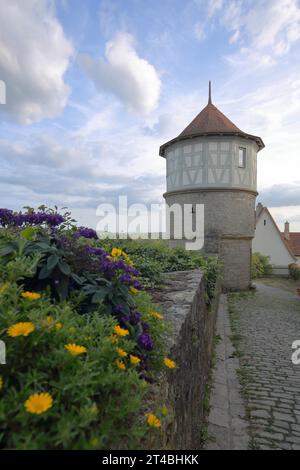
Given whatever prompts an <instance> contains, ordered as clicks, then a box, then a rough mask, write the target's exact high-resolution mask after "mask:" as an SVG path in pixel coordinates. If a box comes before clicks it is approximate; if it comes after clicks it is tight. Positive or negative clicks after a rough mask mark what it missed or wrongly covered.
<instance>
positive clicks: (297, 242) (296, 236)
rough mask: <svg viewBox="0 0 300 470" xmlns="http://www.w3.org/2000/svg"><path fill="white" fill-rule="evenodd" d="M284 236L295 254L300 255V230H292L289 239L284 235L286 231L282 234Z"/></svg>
mask: <svg viewBox="0 0 300 470" xmlns="http://www.w3.org/2000/svg"><path fill="white" fill-rule="evenodd" d="M281 236H282V238H284V240H285V241H286V243H287V244H288V246H289V248H290V250H291V252H292V253H293V255H294V256H300V232H290V233H289V236H290V238H289V240H287V239H286V238H285V236H284V233H282V234H281Z"/></svg>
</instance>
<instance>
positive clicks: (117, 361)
mask: <svg viewBox="0 0 300 470" xmlns="http://www.w3.org/2000/svg"><path fill="white" fill-rule="evenodd" d="M116 365H117V367H118V369H122V370H125V369H126V366H125V364H124V362H123V361H120V359H116Z"/></svg>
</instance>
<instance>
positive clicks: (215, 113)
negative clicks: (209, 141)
mask: <svg viewBox="0 0 300 470" xmlns="http://www.w3.org/2000/svg"><path fill="white" fill-rule="evenodd" d="M215 132H217V133H225V134H226V133H227V132H230V133H232V132H241V133H242V131H241V130H240V129H239V128H238V127H236V125H235V124H233V122H231V121H230V119H228V118H227V117H226V116H225V115H224V114H223V113H221V111H219V110H218V108H216V106H215V105H213V104H212V103H208V105H207V106H205V108H204V109H202V111H201V112H200V113H199V114H198V115H197V116H196V117H195V119H193V121H192V122H191V123H190V124H189V125H188V126H187V127H186V128H185V129H184V131H183V132H181V134H179V137H184V136H188V137H190V136H192V135H194V134H196V135H199V134H205V133H215Z"/></svg>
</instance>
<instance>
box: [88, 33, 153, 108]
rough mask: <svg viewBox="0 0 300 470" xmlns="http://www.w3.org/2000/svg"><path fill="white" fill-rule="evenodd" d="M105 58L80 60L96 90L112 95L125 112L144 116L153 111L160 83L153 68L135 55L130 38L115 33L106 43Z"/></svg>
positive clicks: (129, 36) (132, 41) (128, 35)
mask: <svg viewBox="0 0 300 470" xmlns="http://www.w3.org/2000/svg"><path fill="white" fill-rule="evenodd" d="M105 59H106V60H104V59H100V60H95V59H93V58H92V57H89V56H82V57H81V65H82V67H83V68H84V70H85V71H86V73H87V74H88V76H89V77H90V79H91V80H92V81H93V82H94V85H95V87H96V88H97V90H98V91H100V92H108V93H113V94H114V95H115V96H117V97H118V98H119V99H120V100H121V101H122V102H123V103H124V104H125V105H126V106H127V107H128V108H129V109H133V110H136V111H138V112H141V113H145V114H147V113H150V112H151V111H153V110H154V109H155V107H156V106H157V104H158V100H159V96H160V88H161V81H160V78H159V75H158V73H157V71H156V69H155V68H154V66H153V65H152V64H150V63H149V62H148V61H147V60H145V59H143V58H141V57H139V55H138V54H137V52H136V50H135V47H134V40H133V37H132V36H131V35H130V34H128V33H119V34H118V35H117V36H116V37H115V39H113V40H112V41H109V42H107V44H106V48H105Z"/></svg>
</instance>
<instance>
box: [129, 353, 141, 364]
mask: <svg viewBox="0 0 300 470" xmlns="http://www.w3.org/2000/svg"><path fill="white" fill-rule="evenodd" d="M130 362H131V364H133V365H134V366H135V365H136V364H139V363H140V362H141V360H140V358H139V357H137V356H132V355H130Z"/></svg>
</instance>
